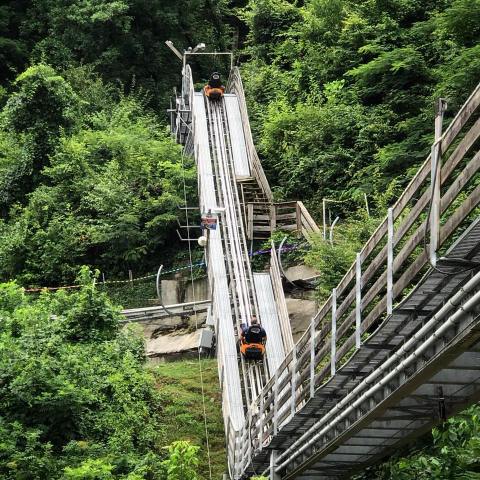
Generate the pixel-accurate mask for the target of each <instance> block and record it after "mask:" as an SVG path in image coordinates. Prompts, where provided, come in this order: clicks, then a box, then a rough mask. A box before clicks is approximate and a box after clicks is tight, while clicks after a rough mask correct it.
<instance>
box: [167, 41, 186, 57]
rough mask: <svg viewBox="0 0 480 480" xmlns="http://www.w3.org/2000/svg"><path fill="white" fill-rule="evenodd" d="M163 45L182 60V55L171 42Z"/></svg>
mask: <svg viewBox="0 0 480 480" xmlns="http://www.w3.org/2000/svg"><path fill="white" fill-rule="evenodd" d="M165 45H166V46H167V47H168V48H169V49H170V50H171V51H172V52H173V53H174V54H175V55H176V56H177V57H178V58H179V59H180V60H183V55H182V54H181V53H180V52H179V51H178V50H177V49H176V48H175V45H173V42H172V41H171V40H167V41H166V42H165Z"/></svg>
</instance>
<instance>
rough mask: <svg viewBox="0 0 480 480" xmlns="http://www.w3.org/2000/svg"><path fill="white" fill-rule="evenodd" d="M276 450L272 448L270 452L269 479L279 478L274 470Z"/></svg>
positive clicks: (277, 479) (278, 479)
mask: <svg viewBox="0 0 480 480" xmlns="http://www.w3.org/2000/svg"><path fill="white" fill-rule="evenodd" d="M277 456H278V454H277V451H276V450H272V453H271V454H270V475H269V477H270V479H269V480H281V479H280V475H279V474H278V473H277V472H275V468H276V467H277Z"/></svg>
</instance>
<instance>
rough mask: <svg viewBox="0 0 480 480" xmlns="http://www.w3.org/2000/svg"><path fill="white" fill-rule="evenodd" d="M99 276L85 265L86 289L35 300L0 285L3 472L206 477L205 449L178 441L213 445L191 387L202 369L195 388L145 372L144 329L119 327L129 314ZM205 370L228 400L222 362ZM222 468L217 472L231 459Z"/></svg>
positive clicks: (213, 415)
mask: <svg viewBox="0 0 480 480" xmlns="http://www.w3.org/2000/svg"><path fill="white" fill-rule="evenodd" d="M92 280H93V278H92V276H91V275H90V273H89V272H88V271H87V270H83V271H82V273H81V278H79V282H80V284H82V285H83V287H82V288H81V289H80V290H79V291H78V292H75V293H71V294H67V293H65V292H63V291H61V292H58V293H56V294H48V293H45V294H42V296H41V297H40V298H38V299H36V300H32V298H31V297H28V298H27V297H26V296H25V294H24V292H23V291H22V289H21V288H19V287H18V286H17V285H15V284H14V283H6V284H0V477H1V478H2V479H5V480H19V479H38V480H42V479H62V480H80V479H83V480H97V479H98V480H100V479H102V480H107V479H128V480H140V479H152V480H153V479H156V480H187V479H189V480H190V479H191V480H196V479H200V478H206V477H207V476H208V466H207V465H206V464H205V463H203V464H202V465H199V458H198V456H197V452H198V449H199V447H198V446H197V447H194V446H192V445H190V444H189V443H186V442H185V441H180V442H175V440H178V439H179V438H180V437H182V438H183V439H189V440H193V441H195V443H197V445H201V446H203V442H204V441H205V433H204V419H203V410H202V409H201V400H200V395H199V394H198V393H196V394H193V393H192V392H196V391H197V390H198V386H197V385H196V378H197V375H198V365H196V364H193V366H190V367H189V368H186V367H185V365H183V366H182V371H183V376H182V382H186V381H187V382H190V383H189V385H190V387H189V388H188V389H187V388H186V387H185V386H184V385H182V383H181V382H180V381H178V380H176V379H175V377H174V376H172V375H168V374H166V373H165V372H164V371H163V370H158V371H157V370H155V368H153V367H152V368H150V369H148V368H146V367H145V357H144V346H143V341H142V339H141V337H140V336H139V335H138V332H135V331H133V330H131V329H124V328H120V324H119V320H120V318H121V316H120V310H119V309H118V308H117V307H114V306H113V305H112V304H111V302H110V301H109V299H108V298H107V296H106V295H105V294H103V293H100V292H99V291H98V290H97V289H96V288H95V286H94V284H93V282H92ZM205 375H206V378H208V379H209V386H208V387H207V389H208V390H207V394H209V395H215V396H217V398H216V401H219V398H218V386H217V383H216V381H215V377H216V366H215V365H214V364H213V363H212V365H210V366H209V367H208V370H207V373H206V374H205ZM168 385H170V390H169V387H168ZM192 385H195V389H193V388H192ZM171 389H173V390H175V393H174V394H173V393H172V392H171ZM190 390H191V391H190ZM209 403H210V406H207V408H208V413H209V419H210V428H211V432H212V435H214V436H215V438H218V439H220V449H223V438H222V436H223V425H222V423H221V415H220V409H219V405H218V404H217V403H215V404H214V403H213V400H212V401H211V402H209ZM172 415H178V419H172ZM180 419H183V420H182V421H183V422H184V425H185V426H184V428H183V430H182V429H179V428H178V423H179V422H181V420H180ZM187 419H188V422H187ZM214 421H215V422H216V423H213V422H214ZM167 443H171V445H170V447H169V448H168V450H166V449H165V448H163V447H164V445H166V444H167ZM211 445H213V446H214V447H215V442H212V444H211ZM216 445H217V446H216V448H217V449H218V448H219V447H218V442H217V444H216ZM204 457H205V452H202V458H204ZM216 465H217V467H216V470H215V474H216V475H217V476H218V475H220V474H221V472H222V471H223V470H224V462H223V458H222V456H220V457H219V458H218V459H217V460H216Z"/></svg>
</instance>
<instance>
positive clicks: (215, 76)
mask: <svg viewBox="0 0 480 480" xmlns="http://www.w3.org/2000/svg"><path fill="white" fill-rule="evenodd" d="M208 86H209V87H211V88H222V81H221V80H220V74H219V73H217V72H213V73H212V76H211V77H210V80H209V81H208Z"/></svg>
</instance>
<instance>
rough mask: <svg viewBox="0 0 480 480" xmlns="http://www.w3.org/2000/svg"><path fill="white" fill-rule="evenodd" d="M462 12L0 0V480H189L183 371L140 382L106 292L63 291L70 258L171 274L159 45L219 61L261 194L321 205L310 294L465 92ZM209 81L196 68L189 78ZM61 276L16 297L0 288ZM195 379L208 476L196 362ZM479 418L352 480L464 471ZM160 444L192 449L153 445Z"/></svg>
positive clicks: (427, 4)
mask: <svg viewBox="0 0 480 480" xmlns="http://www.w3.org/2000/svg"><path fill="white" fill-rule="evenodd" d="M479 18H480V0H424V1H422V0H389V1H385V0H359V1H353V0H297V1H294V0H291V1H287V0H232V1H228V0H178V1H175V2H174V1H172V0H161V1H160V0H150V1H146V0H67V1H64V0H36V1H35V2H25V1H21V0H6V1H4V2H2V4H1V5H0V281H3V282H8V283H4V284H2V285H0V476H1V477H2V478H5V479H7V480H22V479H39V480H40V479H45V478H49V479H50V478H52V479H56V478H58V479H62V480H63V479H70V480H73V479H85V480H87V479H90V480H97V479H117V478H118V479H124V478H125V479H129V480H137V479H141V478H144V479H157V478H158V479H160V480H164V479H165V480H187V479H188V480H194V479H195V478H196V477H197V476H200V478H208V471H207V460H206V448H205V447H206V438H205V436H204V433H203V430H202V429H203V426H202V425H203V423H202V422H203V412H202V411H200V410H199V408H200V400H201V396H200V394H199V391H198V370H196V371H192V370H191V368H193V366H192V365H189V364H188V363H182V364H179V365H162V366H160V367H158V368H154V369H150V368H147V367H146V366H145V359H144V356H143V347H142V344H141V341H140V340H139V338H138V337H137V336H136V334H135V333H134V332H131V331H129V330H121V329H119V328H118V315H119V314H118V310H119V309H118V308H117V307H116V306H114V305H113V304H112V301H111V298H115V302H116V303H122V297H123V296H124V293H123V291H120V290H119V291H117V292H115V293H112V294H111V296H110V298H109V297H107V296H106V295H105V294H103V293H101V292H100V291H99V289H96V288H94V287H93V286H92V278H91V276H90V274H89V273H88V269H87V270H85V269H83V270H82V271H83V273H82V274H81V275H80V278H77V275H78V272H79V271H80V269H81V266H82V265H87V266H88V267H89V268H91V269H95V268H98V269H100V270H101V271H102V272H106V273H107V276H108V278H109V279H110V278H115V277H117V278H126V276H127V273H128V270H129V269H133V270H134V271H135V273H136V274H139V275H140V274H142V273H145V272H148V273H151V272H152V271H154V270H155V269H156V268H158V265H159V264H160V263H165V264H166V265H169V264H172V263H175V262H178V261H181V262H182V263H187V260H185V258H187V257H186V255H185V252H184V251H183V252H182V248H181V247H180V245H179V242H178V241H177V240H176V234H175V228H176V222H177V220H178V218H179V209H178V206H182V205H183V204H184V202H185V197H186V198H187V200H188V203H189V204H190V205H194V204H195V203H196V189H195V183H196V173H195V169H194V166H193V164H192V161H191V160H190V159H187V158H182V155H181V149H180V147H178V146H177V145H175V144H174V142H173V141H172V139H171V138H170V135H169V132H168V127H167V116H166V114H165V109H166V108H167V107H168V105H169V97H170V95H171V92H172V87H174V86H178V85H179V80H180V64H179V62H178V59H177V58H176V57H175V56H173V55H172V53H171V52H170V51H169V50H168V49H167V48H166V47H165V45H164V41H165V40H167V39H170V40H173V41H174V42H175V44H176V45H177V46H178V47H179V48H180V49H182V48H187V47H189V46H192V47H193V46H195V45H196V44H197V43H199V42H204V43H206V44H207V46H208V49H209V50H210V51H212V50H223V49H231V48H233V49H235V53H236V54H237V57H238V58H239V59H240V61H241V67H242V76H243V79H244V85H245V88H246V91H247V101H248V104H249V111H250V118H251V125H252V128H253V131H254V137H255V140H256V144H257V146H258V150H259V153H260V156H261V159H262V161H263V165H264V167H265V169H266V172H267V175H268V178H269V180H270V182H271V185H272V188H273V191H274V194H275V198H276V199H278V200H289V199H295V200H297V199H299V200H303V201H305V202H306V204H307V205H308V207H309V209H310V210H311V211H312V213H313V215H314V216H315V217H316V219H317V220H321V201H322V199H323V198H325V197H328V198H330V199H333V200H335V201H337V202H338V203H335V204H331V210H332V215H333V216H336V215H339V216H340V217H341V224H340V226H339V227H338V229H337V235H336V242H335V244H334V245H333V246H329V245H327V244H326V243H325V242H322V241H318V242H316V243H315V244H314V246H313V247H312V249H311V250H310V251H309V252H308V253H307V256H306V258H305V261H306V262H308V263H309V264H310V265H312V266H314V267H316V268H318V269H320V270H321V273H322V276H321V279H320V285H319V292H318V294H319V297H320V298H322V297H324V296H325V295H326V292H328V291H330V290H331V288H332V287H334V286H335V285H336V283H337V282H338V280H339V279H340V278H341V276H342V274H343V272H344V271H345V269H346V268H347V267H348V265H349V264H350V262H351V261H352V260H353V258H354V256H355V253H356V251H358V249H359V248H360V246H361V245H362V243H363V242H364V241H365V239H366V238H368V236H369V234H370V233H371V231H372V230H373V229H374V228H375V226H376V224H377V222H378V218H380V217H381V216H382V215H383V214H384V213H385V210H386V208H387V206H388V205H390V204H391V203H392V202H393V201H394V199H395V198H396V197H397V196H398V194H399V192H400V191H401V189H402V188H403V186H404V185H405V184H406V183H407V182H408V180H409V178H411V176H412V175H413V174H414V172H415V170H416V168H417V167H418V165H419V164H420V163H421V162H422V160H423V159H424V158H425V157H426V155H427V153H428V150H429V148H430V145H431V142H432V136H433V116H434V101H435V99H437V98H438V97H439V96H442V97H445V98H446V99H447V101H448V104H449V109H448V112H447V117H446V122H448V121H449V120H450V119H451V118H452V116H453V115H454V114H455V112H456V110H457V109H458V108H459V106H460V105H461V104H462V102H463V101H464V100H465V99H466V97H467V96H468V94H469V93H470V91H471V90H472V89H473V87H474V86H475V85H476V84H477V83H478V81H479V80H480V42H479V40H480V23H479V22H478V19H479ZM216 68H218V69H220V70H222V69H223V70H222V73H226V71H224V66H223V64H221V63H218V64H217V63H216V62H212V61H210V60H208V59H200V60H197V61H196V63H195V75H196V81H198V82H201V81H203V80H204V79H205V78H206V77H207V75H208V74H209V73H211V71H212V69H216ZM365 202H367V203H368V205H369V212H368V213H367V211H366V207H365ZM195 258H196V257H195ZM75 282H80V283H82V284H84V287H83V288H81V289H79V290H78V291H76V292H75V293H73V294H66V293H64V292H59V293H57V294H54V295H48V294H41V295H40V296H39V298H37V299H33V298H30V297H28V298H27V297H26V296H25V294H24V292H23V290H22V289H21V287H20V286H23V287H35V286H58V285H66V284H71V283H75ZM141 298H144V297H141ZM195 368H196V367H195ZM190 372H192V375H191V376H190ZM205 375H206V379H207V388H208V390H207V396H206V398H207V404H206V406H207V413H208V418H209V421H211V422H212V423H211V431H212V435H211V439H210V440H211V441H210V446H211V451H212V460H213V469H214V470H213V472H214V476H213V478H218V477H219V475H220V473H221V472H222V471H224V456H223V454H222V453H220V452H221V450H222V445H223V443H222V442H223V434H222V424H221V420H220V414H219V410H218V404H217V400H218V391H217V386H216V383H215V382H214V378H215V367H214V364H213V363H211V364H207V365H206V373H205ZM479 413H480V410H479V408H478V407H472V408H471V409H470V410H468V411H467V412H464V414H462V415H460V416H458V417H456V418H454V419H451V420H449V421H448V422H447V423H446V424H445V425H443V426H441V427H440V428H438V429H436V430H434V432H433V434H432V435H430V436H427V438H426V439H424V440H422V441H420V442H419V443H417V444H415V445H412V446H411V447H410V448H411V449H413V453H410V452H409V450H405V451H404V452H400V453H398V454H397V456H395V457H392V459H390V460H389V461H388V462H387V463H385V464H382V465H380V466H376V467H372V468H371V469H370V470H368V471H367V472H365V473H363V476H362V477H361V478H364V479H379V480H380V479H382V480H384V479H385V480H387V479H390V478H391V479H399V480H403V479H411V478H415V477H418V478H419V479H423V478H424V479H439V480H440V479H446V478H448V479H457V480H460V479H463V480H466V479H473V478H480V473H479V472H480V465H479V463H478V459H479V458H480V455H479V454H480V451H479V442H480V433H479V423H478V418H479ZM174 440H190V441H191V442H192V443H193V444H195V445H197V447H201V451H199V452H197V451H196V447H193V446H192V445H190V444H187V443H179V444H174V445H173V446H171V448H170V450H169V451H167V450H165V448H164V447H165V446H166V445H168V444H171V442H173V441H174ZM197 456H198V458H200V460H198V458H197Z"/></svg>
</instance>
